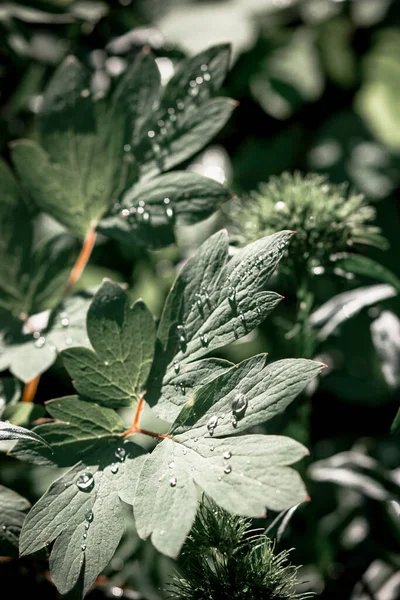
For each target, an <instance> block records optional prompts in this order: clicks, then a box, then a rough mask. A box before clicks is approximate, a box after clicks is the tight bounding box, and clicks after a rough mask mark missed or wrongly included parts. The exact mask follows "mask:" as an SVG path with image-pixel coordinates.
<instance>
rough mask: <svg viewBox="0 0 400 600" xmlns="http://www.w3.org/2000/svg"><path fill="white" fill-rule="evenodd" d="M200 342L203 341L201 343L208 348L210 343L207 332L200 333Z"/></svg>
mask: <svg viewBox="0 0 400 600" xmlns="http://www.w3.org/2000/svg"><path fill="white" fill-rule="evenodd" d="M200 342H201V345H202V346H204V347H205V348H207V346H208V344H209V343H210V342H209V340H208V337H207V336H206V334H205V333H204V334H203V333H202V334H201V335H200Z"/></svg>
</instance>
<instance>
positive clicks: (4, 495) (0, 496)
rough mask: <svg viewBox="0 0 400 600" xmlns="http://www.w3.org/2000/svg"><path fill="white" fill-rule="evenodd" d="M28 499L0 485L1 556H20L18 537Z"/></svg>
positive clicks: (28, 505)
mask: <svg viewBox="0 0 400 600" xmlns="http://www.w3.org/2000/svg"><path fill="white" fill-rule="evenodd" d="M29 507H30V504H29V502H28V500H25V498H23V497H22V496H20V495H19V494H17V493H16V492H14V491H13V490H9V489H8V488H6V487H4V486H2V485H0V556H13V557H17V556H18V538H19V534H20V531H21V528H22V523H23V522H24V519H25V517H26V514H25V512H26V511H27V510H28V508H29Z"/></svg>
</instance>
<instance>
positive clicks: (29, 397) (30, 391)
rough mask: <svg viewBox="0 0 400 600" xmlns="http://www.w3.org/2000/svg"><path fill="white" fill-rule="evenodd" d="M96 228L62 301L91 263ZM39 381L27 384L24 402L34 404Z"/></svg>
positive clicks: (94, 227) (36, 378)
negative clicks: (89, 262)
mask: <svg viewBox="0 0 400 600" xmlns="http://www.w3.org/2000/svg"><path fill="white" fill-rule="evenodd" d="M96 226H97V223H92V224H91V225H90V227H89V229H88V232H87V234H86V237H85V239H84V242H83V245H82V249H81V251H80V253H79V256H78V258H77V259H76V262H75V264H74V266H73V267H72V271H71V274H70V276H69V279H68V283H67V285H66V288H65V290H64V293H63V295H62V298H61V300H63V299H64V298H65V296H66V295H67V294H68V292H69V291H70V290H71V288H72V287H73V286H74V285H75V283H76V282H77V281H78V279H79V277H80V276H81V275H82V273H83V271H84V269H85V267H86V265H87V263H88V261H89V258H90V255H91V254H92V250H93V248H94V244H95V242H96V237H97V232H96ZM39 381H40V375H38V376H37V377H35V378H34V379H31V380H30V381H28V383H26V384H25V387H24V391H23V394H22V402H33V401H34V399H35V395H36V390H37V387H38V385H39Z"/></svg>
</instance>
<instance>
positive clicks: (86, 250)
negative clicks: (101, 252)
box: [64, 224, 97, 296]
mask: <svg viewBox="0 0 400 600" xmlns="http://www.w3.org/2000/svg"><path fill="white" fill-rule="evenodd" d="M96 237H97V232H96V224H92V225H91V226H90V227H89V229H88V232H87V234H86V237H85V240H84V242H83V246H82V250H81V251H80V253H79V256H78V258H77V259H76V263H75V264H74V266H73V268H72V271H71V275H70V276H69V279H68V283H67V287H66V288H65V292H64V296H65V295H66V294H68V292H69V291H70V289H71V288H72V286H73V285H75V283H76V282H77V281H78V279H79V277H80V276H81V275H82V273H83V271H84V269H85V267H86V265H87V263H88V261H89V258H90V255H91V254H92V250H93V247H94V244H95V242H96Z"/></svg>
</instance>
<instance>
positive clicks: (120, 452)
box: [115, 447, 126, 462]
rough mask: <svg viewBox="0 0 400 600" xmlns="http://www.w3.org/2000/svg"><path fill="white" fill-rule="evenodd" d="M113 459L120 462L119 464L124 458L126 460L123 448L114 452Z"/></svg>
mask: <svg viewBox="0 0 400 600" xmlns="http://www.w3.org/2000/svg"><path fill="white" fill-rule="evenodd" d="M115 457H116V458H117V459H118V460H119V461H120V462H124V460H125V458H126V450H125V448H121V447H119V448H117V449H116V451H115Z"/></svg>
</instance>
